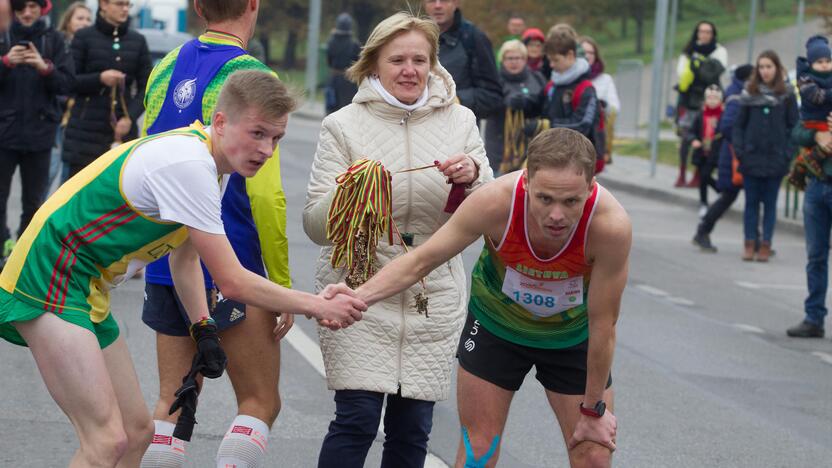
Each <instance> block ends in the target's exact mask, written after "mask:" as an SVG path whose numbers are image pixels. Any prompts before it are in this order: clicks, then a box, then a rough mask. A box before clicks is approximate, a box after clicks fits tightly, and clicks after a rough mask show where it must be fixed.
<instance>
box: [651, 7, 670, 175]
mask: <svg viewBox="0 0 832 468" xmlns="http://www.w3.org/2000/svg"><path fill="white" fill-rule="evenodd" d="M667 1H668V0H658V1H657V2H656V24H655V30H654V32H653V81H652V83H651V85H650V88H651V89H650V177H656V160H657V159H658V156H659V120H660V118H661V105H662V66H663V65H664V39H665V37H664V35H665V32H666V31H667Z"/></svg>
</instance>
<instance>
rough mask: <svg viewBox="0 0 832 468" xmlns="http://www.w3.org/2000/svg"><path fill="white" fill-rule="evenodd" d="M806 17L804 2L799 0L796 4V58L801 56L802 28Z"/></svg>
mask: <svg viewBox="0 0 832 468" xmlns="http://www.w3.org/2000/svg"><path fill="white" fill-rule="evenodd" d="M805 17H806V1H805V0H800V1H799V2H798V3H797V34H795V37H796V38H797V56H798V57H800V56H801V55H803V27H804V20H805Z"/></svg>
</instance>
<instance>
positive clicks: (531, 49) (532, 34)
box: [522, 28, 546, 72]
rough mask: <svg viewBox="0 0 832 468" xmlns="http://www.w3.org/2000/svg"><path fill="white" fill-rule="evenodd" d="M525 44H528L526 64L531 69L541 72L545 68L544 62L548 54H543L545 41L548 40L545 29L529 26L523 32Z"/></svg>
mask: <svg viewBox="0 0 832 468" xmlns="http://www.w3.org/2000/svg"><path fill="white" fill-rule="evenodd" d="M522 41H523V44H525V45H526V52H527V53H528V59H527V60H526V65H528V66H529V70H532V71H536V72H539V71H541V70H542V69H543V63H544V62H545V61H546V56H545V55H543V43H544V42H546V36H544V35H543V31H541V30H539V29H537V28H529V29H527V30H526V31H525V32H524V33H523V38H522Z"/></svg>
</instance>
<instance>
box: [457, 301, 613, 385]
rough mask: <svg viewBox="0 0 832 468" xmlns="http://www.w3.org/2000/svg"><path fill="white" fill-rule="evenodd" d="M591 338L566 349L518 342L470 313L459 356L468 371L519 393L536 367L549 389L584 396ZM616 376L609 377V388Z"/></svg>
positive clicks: (538, 378)
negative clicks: (507, 338)
mask: <svg viewBox="0 0 832 468" xmlns="http://www.w3.org/2000/svg"><path fill="white" fill-rule="evenodd" d="M588 345H589V340H586V341H584V342H583V343H580V344H577V345H575V346H572V347H569V348H563V349H542V348H531V347H528V346H523V345H518V344H514V343H512V342H510V341H506V340H504V339H502V338H499V337H497V336H495V335H493V334H491V333H490V332H489V331H488V330H486V329H485V327H484V326H483V325H482V324H481V323H480V322H479V321H478V320H476V319H475V318H474V315H473V314H472V313H470V312H469V313H468V319H467V320H466V321H465V327H464V328H463V329H462V336H460V338H459V346H458V347H457V352H456V357H457V359H458V360H459V365H460V367H462V368H463V369H465V370H466V371H468V372H470V373H471V374H474V375H475V376H477V377H479V378H481V379H483V380H486V381H488V382H491V383H493V384H494V385H497V386H498V387H502V388H504V389H506V390H510V391H513V392H516V391H517V390H519V389H520V385H522V384H523V380H524V379H525V378H526V374H528V373H529V370H531V368H532V366H534V367H535V369H536V374H535V378H536V379H537V380H538V381H539V382H540V383H541V384H543V387H544V388H545V389H546V390H549V391H552V392H555V393H562V394H565V395H583V394H584V392H585V389H586V357H587V348H588ZM610 385H612V376H610V377H609V378H608V379H607V388H609V387H610Z"/></svg>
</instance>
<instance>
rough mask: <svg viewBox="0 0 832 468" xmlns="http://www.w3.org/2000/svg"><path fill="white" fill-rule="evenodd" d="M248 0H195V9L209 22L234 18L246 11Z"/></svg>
mask: <svg viewBox="0 0 832 468" xmlns="http://www.w3.org/2000/svg"><path fill="white" fill-rule="evenodd" d="M248 3H249V0H196V5H195V6H196V11H197V14H199V16H201V17H202V19H204V20H205V21H207V22H209V23H216V22H219V21H228V20H235V19H237V18H239V17H241V16H243V13H245V12H246V6H248Z"/></svg>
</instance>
